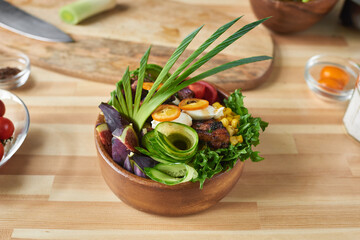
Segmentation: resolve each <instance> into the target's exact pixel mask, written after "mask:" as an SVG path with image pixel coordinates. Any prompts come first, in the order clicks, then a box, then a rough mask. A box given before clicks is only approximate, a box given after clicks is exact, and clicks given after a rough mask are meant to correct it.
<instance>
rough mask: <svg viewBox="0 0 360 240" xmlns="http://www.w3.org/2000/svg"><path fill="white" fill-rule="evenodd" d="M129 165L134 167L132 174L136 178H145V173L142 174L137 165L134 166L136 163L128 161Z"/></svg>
mask: <svg viewBox="0 0 360 240" xmlns="http://www.w3.org/2000/svg"><path fill="white" fill-rule="evenodd" d="M130 162H131V165H132V166H133V167H134V174H135V175H136V176H139V177H142V178H146V175H145V173H144V172H143V170H142V169H141V168H140V167H139V165H138V164H136V162H135V161H134V160H130Z"/></svg>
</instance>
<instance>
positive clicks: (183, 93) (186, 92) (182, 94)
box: [177, 87, 195, 101]
mask: <svg viewBox="0 0 360 240" xmlns="http://www.w3.org/2000/svg"><path fill="white" fill-rule="evenodd" d="M177 95H178V98H179V99H180V101H181V100H183V99H185V98H193V97H194V96H195V94H194V92H193V91H191V90H190V89H189V88H187V87H186V88H183V89H181V90H180V91H178V92H177Z"/></svg>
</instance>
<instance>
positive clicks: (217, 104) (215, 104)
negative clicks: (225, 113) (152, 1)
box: [213, 102, 222, 108]
mask: <svg viewBox="0 0 360 240" xmlns="http://www.w3.org/2000/svg"><path fill="white" fill-rule="evenodd" d="M213 107H214V108H221V107H222V105H221V104H220V103H219V102H215V103H214V104H213Z"/></svg>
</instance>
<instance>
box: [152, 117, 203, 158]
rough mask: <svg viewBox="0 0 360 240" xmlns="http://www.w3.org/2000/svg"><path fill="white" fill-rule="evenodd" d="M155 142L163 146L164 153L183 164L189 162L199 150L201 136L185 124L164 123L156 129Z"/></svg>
mask: <svg viewBox="0 0 360 240" xmlns="http://www.w3.org/2000/svg"><path fill="white" fill-rule="evenodd" d="M154 135H155V137H156V138H155V140H156V141H157V142H158V143H159V145H161V146H162V147H163V148H162V150H161V151H162V152H166V154H167V155H168V156H171V157H174V158H175V159H177V160H179V161H181V160H182V162H186V161H188V160H189V159H190V158H191V157H193V156H194V154H195V153H196V150H197V146H198V142H199V136H198V134H197V132H196V131H195V130H194V129H193V128H191V127H189V126H186V125H185V124H182V123H176V122H162V123H159V124H158V125H157V126H156V128H155V133H154Z"/></svg>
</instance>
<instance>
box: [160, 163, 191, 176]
mask: <svg viewBox="0 0 360 240" xmlns="http://www.w3.org/2000/svg"><path fill="white" fill-rule="evenodd" d="M154 168H155V169H157V170H159V171H161V172H163V173H166V174H167V175H169V176H172V177H184V176H185V175H186V172H187V169H186V164H183V163H173V164H163V163H159V164H156V165H155V167H154Z"/></svg>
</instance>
